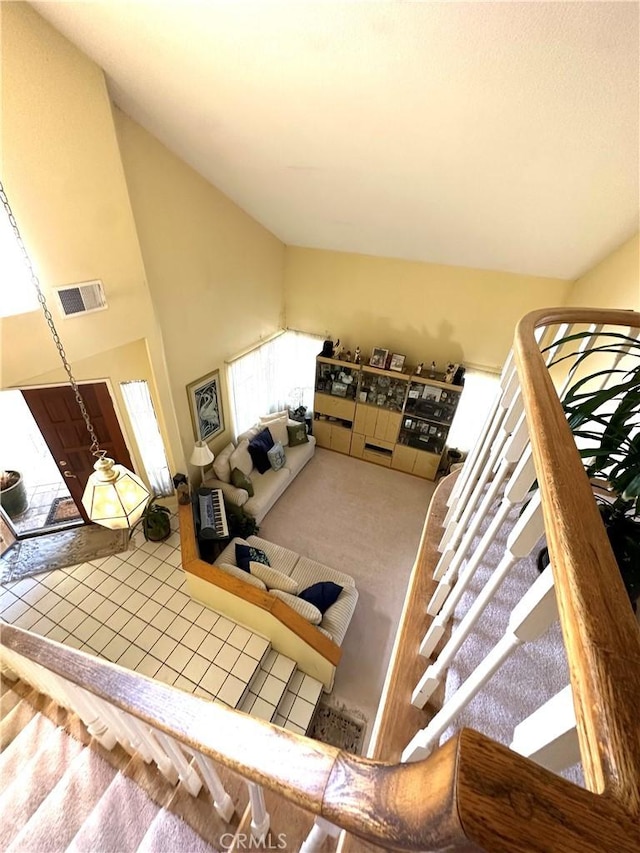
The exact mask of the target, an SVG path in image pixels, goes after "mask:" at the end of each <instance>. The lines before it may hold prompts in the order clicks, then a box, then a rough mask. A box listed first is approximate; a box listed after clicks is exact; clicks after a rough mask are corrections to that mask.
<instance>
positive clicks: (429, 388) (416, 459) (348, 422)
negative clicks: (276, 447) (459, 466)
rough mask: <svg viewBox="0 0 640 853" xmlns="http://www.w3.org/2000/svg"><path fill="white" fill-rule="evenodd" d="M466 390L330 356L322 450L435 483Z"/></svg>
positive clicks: (318, 398) (321, 414)
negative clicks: (342, 454)
mask: <svg viewBox="0 0 640 853" xmlns="http://www.w3.org/2000/svg"><path fill="white" fill-rule="evenodd" d="M461 393H462V386H460V385H452V384H450V383H447V382H443V381H441V379H439V378H437V377H436V378H432V377H429V376H426V375H425V374H424V373H421V374H417V373H409V372H406V373H405V372H403V373H400V372H398V371H394V370H383V369H381V368H378V367H371V366H370V365H367V364H353V363H352V362H348V361H339V360H338V359H334V358H327V357H326V356H318V357H317V358H316V381H315V396H314V421H313V432H314V435H315V437H316V441H317V443H318V446H319V447H326V448H329V449H330V450H336V451H338V452H339V453H348V454H350V455H351V456H356V457H358V458H359V459H365V460H367V461H368V462H375V463H376V464H378V465H385V466H386V467H387V468H395V469H396V470H397V471H405V472H406V473H408V474H415V475H416V476H418V477H424V478H426V479H428V480H435V478H436V474H437V472H438V468H439V467H440V462H441V460H442V455H443V453H444V451H445V447H446V441H447V436H448V434H449V429H450V427H451V422H452V421H453V416H454V414H455V411H456V408H457V406H458V402H459V400H460V394H461Z"/></svg>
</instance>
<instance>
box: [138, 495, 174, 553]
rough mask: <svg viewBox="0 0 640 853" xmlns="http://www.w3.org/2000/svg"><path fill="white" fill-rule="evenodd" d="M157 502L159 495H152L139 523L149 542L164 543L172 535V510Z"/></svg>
mask: <svg viewBox="0 0 640 853" xmlns="http://www.w3.org/2000/svg"><path fill="white" fill-rule="evenodd" d="M157 501H158V495H151V497H150V498H149V500H148V501H147V505H146V507H145V509H144V512H143V513H142V517H141V518H140V521H139V522H138V524H142V530H143V532H144V538H145V539H146V540H147V541H148V542H162V540H163V539H167V538H168V537H169V536H170V535H171V510H169V509H168V508H167V507H166V506H162V504H159V503H157Z"/></svg>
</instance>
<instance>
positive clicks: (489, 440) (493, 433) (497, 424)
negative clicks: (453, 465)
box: [443, 367, 518, 527]
mask: <svg viewBox="0 0 640 853" xmlns="http://www.w3.org/2000/svg"><path fill="white" fill-rule="evenodd" d="M501 387H502V395H501V396H500V397H499V398H498V405H497V409H496V414H495V416H494V417H493V419H492V422H491V424H490V425H489V428H488V430H487V432H486V434H485V435H484V437H483V438H481V439H480V440H479V441H478V442H477V443H476V446H475V447H474V449H473V451H472V461H468V463H466V464H467V468H468V471H469V473H468V475H467V477H466V479H465V481H464V484H463V485H461V487H460V489H459V490H457V491H456V493H455V500H453V499H451V498H450V501H449V510H448V512H447V514H446V516H445V519H444V522H443V524H444V526H445V527H448V525H449V524H450V523H451V522H455V521H457V519H458V518H459V516H460V513H461V512H462V510H461V507H463V506H466V504H467V501H468V500H469V496H470V495H471V493H472V492H473V491H474V489H475V487H476V483H477V480H478V477H479V476H480V475H481V474H482V472H483V471H484V468H485V465H486V459H487V457H488V455H489V453H490V452H491V449H492V447H493V445H494V443H495V441H496V437H497V436H498V434H499V432H500V431H501V430H503V429H504V420H505V417H506V414H507V411H508V410H509V407H510V406H511V404H512V403H513V400H514V396H515V393H516V391H517V390H518V375H517V373H516V370H515V367H512V368H511V370H510V371H508V373H505V374H503V379H502V380H501Z"/></svg>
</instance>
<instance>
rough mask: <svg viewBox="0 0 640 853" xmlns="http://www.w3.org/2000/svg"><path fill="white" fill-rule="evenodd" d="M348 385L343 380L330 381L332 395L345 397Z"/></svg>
mask: <svg viewBox="0 0 640 853" xmlns="http://www.w3.org/2000/svg"><path fill="white" fill-rule="evenodd" d="M347 388H348V386H347V385H346V384H345V383H344V382H332V383H331V393H332V394H333V395H334V397H346V396H347Z"/></svg>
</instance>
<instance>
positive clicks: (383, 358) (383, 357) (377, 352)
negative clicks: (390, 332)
mask: <svg viewBox="0 0 640 853" xmlns="http://www.w3.org/2000/svg"><path fill="white" fill-rule="evenodd" d="M388 355H389V350H388V349H382V347H374V348H373V349H372V351H371V358H370V359H369V364H370V365H371V367H382V368H384V366H385V364H386V363H387V356H388Z"/></svg>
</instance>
